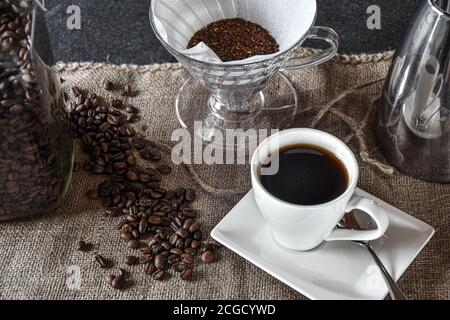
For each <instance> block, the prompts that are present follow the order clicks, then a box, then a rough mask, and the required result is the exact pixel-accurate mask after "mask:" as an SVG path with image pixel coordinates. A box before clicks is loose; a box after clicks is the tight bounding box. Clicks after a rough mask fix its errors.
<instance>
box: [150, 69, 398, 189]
mask: <svg viewBox="0 0 450 320" xmlns="http://www.w3.org/2000/svg"><path fill="white" fill-rule="evenodd" d="M383 80H384V78H380V79H377V80H374V81H370V82H368V83H364V84H361V85H358V86H355V87H352V88H349V89H346V90H345V91H343V92H342V93H340V94H339V95H338V96H336V97H335V98H333V99H332V100H330V101H329V102H328V103H327V104H325V105H322V106H316V107H309V108H305V109H303V110H301V111H299V113H298V114H297V117H298V116H299V115H301V114H304V113H307V112H312V111H318V113H317V114H316V116H315V117H314V119H313V121H312V122H311V125H310V127H311V128H316V127H317V125H318V124H319V122H320V121H321V120H322V119H323V118H324V117H325V116H326V115H327V114H328V113H331V114H332V115H334V116H336V117H338V118H339V119H340V120H342V121H343V122H344V123H345V124H346V125H347V126H348V127H349V128H350V130H351V131H352V132H351V133H350V134H349V135H348V136H347V137H345V138H344V142H346V143H349V142H350V141H351V140H352V139H353V138H356V140H357V142H358V145H359V156H360V158H361V160H362V161H363V162H365V163H367V164H369V165H371V166H373V167H375V168H377V169H378V170H379V171H381V172H382V173H383V174H387V175H393V174H394V168H393V167H392V166H389V165H386V164H384V163H382V162H380V161H378V160H376V159H373V158H372V157H371V156H370V152H369V149H368V147H367V143H366V136H365V133H364V131H363V129H364V128H365V127H366V126H367V124H368V122H369V120H370V116H371V115H372V111H373V108H374V106H375V101H376V100H374V101H371V103H370V105H369V109H368V110H367V114H366V116H365V118H364V119H363V121H362V122H358V121H356V120H355V119H353V118H352V117H350V116H348V115H346V114H345V113H343V112H341V111H339V110H336V109H333V107H334V106H335V105H336V104H337V103H339V102H340V101H342V100H343V99H345V98H346V97H347V96H349V95H351V94H353V93H355V92H358V91H361V90H364V89H366V88H369V87H370V86H373V85H376V84H378V83H380V82H381V81H383ZM293 121H294V120H293ZM293 121H292V122H293ZM155 144H156V146H157V147H159V149H161V151H164V152H168V153H171V152H172V147H171V146H170V145H168V144H165V143H163V142H155ZM183 166H184V167H185V168H186V169H187V171H188V172H189V173H190V174H191V175H192V177H193V178H194V180H195V182H196V183H197V184H198V185H199V186H200V187H201V188H202V189H203V190H204V191H206V192H207V193H210V194H214V195H217V196H222V197H228V196H235V195H242V194H245V193H247V192H248V191H249V188H250V187H249V186H247V187H241V188H229V189H221V188H216V187H213V186H211V185H210V184H209V183H208V182H206V181H205V180H204V179H203V178H202V177H200V175H199V174H198V173H197V171H196V170H195V167H194V166H193V165H190V164H183Z"/></svg>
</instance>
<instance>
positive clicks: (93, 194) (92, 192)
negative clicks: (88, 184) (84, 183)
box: [87, 189, 98, 199]
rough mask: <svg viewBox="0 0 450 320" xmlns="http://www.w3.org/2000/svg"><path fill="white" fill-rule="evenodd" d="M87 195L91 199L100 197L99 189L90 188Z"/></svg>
mask: <svg viewBox="0 0 450 320" xmlns="http://www.w3.org/2000/svg"><path fill="white" fill-rule="evenodd" d="M87 197H88V198H90V199H96V198H98V193H97V190H96V189H90V190H88V192H87Z"/></svg>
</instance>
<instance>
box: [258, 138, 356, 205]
mask: <svg viewBox="0 0 450 320" xmlns="http://www.w3.org/2000/svg"><path fill="white" fill-rule="evenodd" d="M268 166H272V163H270V164H269V165H268ZM260 179H261V183H262V185H263V186H264V188H266V190H267V191H269V192H270V193H271V194H272V195H273V196H275V197H276V198H278V199H280V200H283V201H286V202H289V203H292V204H295V205H304V206H311V205H320V204H324V203H328V202H330V201H333V200H334V199H337V198H338V197H340V196H341V195H342V194H343V193H344V192H345V191H346V190H347V187H348V184H349V175H348V170H347V168H346V167H345V165H344V164H343V162H342V161H341V160H340V159H339V158H338V157H337V156H336V155H335V154H333V153H332V152H330V151H328V150H325V149H323V148H320V147H317V146H311V145H292V146H288V147H285V148H283V149H281V150H280V152H279V170H278V172H277V173H276V174H275V175H262V174H260Z"/></svg>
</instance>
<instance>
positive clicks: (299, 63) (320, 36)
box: [280, 27, 339, 71]
mask: <svg viewBox="0 0 450 320" xmlns="http://www.w3.org/2000/svg"><path fill="white" fill-rule="evenodd" d="M307 39H313V40H323V41H325V42H327V43H328V45H329V47H328V48H327V49H325V50H320V51H318V52H317V53H315V54H313V55H310V56H307V57H304V58H296V59H291V60H288V61H287V62H285V63H284V65H283V66H282V67H281V69H280V71H286V70H291V69H301V68H309V67H314V66H317V65H319V64H322V63H324V62H327V61H328V60H330V59H332V58H333V57H334V56H335V55H336V54H337V52H338V48H339V35H338V34H337V33H336V31H334V30H333V29H331V28H327V27H313V28H312V29H311V32H310V33H309V35H308V36H307Z"/></svg>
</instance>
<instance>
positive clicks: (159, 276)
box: [153, 269, 166, 281]
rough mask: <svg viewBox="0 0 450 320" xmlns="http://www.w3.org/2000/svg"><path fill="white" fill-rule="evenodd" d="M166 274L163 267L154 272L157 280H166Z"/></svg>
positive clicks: (154, 277)
mask: <svg viewBox="0 0 450 320" xmlns="http://www.w3.org/2000/svg"><path fill="white" fill-rule="evenodd" d="M165 276H166V273H165V272H164V270H162V269H158V270H157V271H155V272H154V273H153V279H154V280H156V281H161V280H164V277H165Z"/></svg>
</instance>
